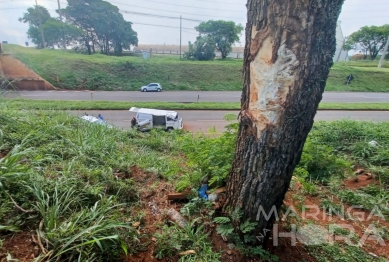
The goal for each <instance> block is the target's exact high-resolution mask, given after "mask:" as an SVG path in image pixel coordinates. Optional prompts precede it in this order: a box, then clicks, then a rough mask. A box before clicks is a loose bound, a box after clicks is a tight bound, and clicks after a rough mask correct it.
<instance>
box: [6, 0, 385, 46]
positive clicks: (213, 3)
mask: <svg viewBox="0 0 389 262" xmlns="http://www.w3.org/2000/svg"><path fill="white" fill-rule="evenodd" d="M37 1H38V4H39V5H43V6H45V7H46V8H47V9H49V11H50V13H51V15H52V16H54V17H56V16H57V14H56V12H55V9H57V8H58V5H57V0H37ZM286 1H287V0H286ZM108 2H110V3H112V4H113V5H116V6H118V7H119V9H120V10H121V11H122V12H123V15H124V19H126V20H127V21H131V22H133V28H134V30H135V31H136V32H137V33H138V39H139V44H164V43H165V44H166V45H169V44H175V45H176V44H179V39H180V32H179V26H180V21H179V19H175V18H178V17H179V16H180V15H182V17H183V18H187V19H194V20H200V21H207V20H210V19H213V20H219V19H221V20H232V21H234V22H236V23H240V24H242V25H243V26H244V25H245V23H246V7H245V3H246V2H245V1H242V0H185V1H182V0H181V1H180V0H142V1H135V0H113V1H111V0H109V1H108ZM66 3H67V2H66V0H60V4H61V7H65V6H66ZM34 4H35V1H34V0H0V41H4V40H6V41H8V42H9V43H14V44H20V45H24V43H25V42H26V41H28V42H30V41H29V39H28V38H27V34H26V32H27V29H28V26H27V24H23V23H20V22H19V21H18V18H19V17H21V16H22V15H23V13H24V12H26V9H27V8H28V7H32V6H33V5H34ZM126 11H127V12H133V13H125V12H126ZM134 12H135V13H138V14H134ZM139 13H141V14H139ZM145 14H152V15H161V16H167V17H172V18H156V17H150V16H146V15H145ZM339 21H341V27H342V31H343V34H344V36H347V35H349V34H351V33H352V32H354V31H356V30H358V29H359V28H361V27H362V26H365V25H369V26H370V25H377V26H380V25H383V24H389V1H387V0H346V1H345V4H344V5H343V11H342V13H341V14H340V18H339ZM198 23H199V22H194V21H187V20H183V21H182V27H183V32H182V44H183V45H186V44H187V42H188V41H194V40H195V38H196V31H195V30H194V29H193V28H194V27H195V26H196V25H198ZM146 24H147V25H146ZM241 39H244V37H243V34H242V37H241ZM240 45H244V43H243V42H242V43H241V44H237V46H240Z"/></svg>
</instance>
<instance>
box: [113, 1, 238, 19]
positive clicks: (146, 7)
mask: <svg viewBox="0 0 389 262" xmlns="http://www.w3.org/2000/svg"><path fill="white" fill-rule="evenodd" d="M111 3H115V4H120V5H126V6H132V7H139V8H143V9H149V10H156V11H163V12H168V13H175V14H183V15H195V16H205V17H210V16H209V15H201V14H194V13H183V12H175V11H169V10H164V9H156V8H149V7H144V6H139V5H131V4H124V3H119V2H114V1H111ZM217 17H223V18H229V19H242V18H241V17H225V16H217Z"/></svg>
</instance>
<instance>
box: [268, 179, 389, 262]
mask: <svg viewBox="0 0 389 262" xmlns="http://www.w3.org/2000/svg"><path fill="white" fill-rule="evenodd" d="M368 178H369V177H368V176H366V175H359V176H358V180H355V179H352V180H346V181H344V184H345V187H346V188H349V189H359V188H362V187H364V186H367V185H369V184H372V183H374V179H368ZM299 190H300V188H299V185H298V183H296V184H295V186H294V188H292V189H291V190H289V191H288V193H287V195H286V197H285V200H284V205H285V206H286V207H289V208H290V207H293V210H295V211H296V212H297V215H298V216H299V218H300V219H301V220H300V221H299V222H296V221H295V220H293V218H292V221H289V223H296V224H298V226H300V227H303V226H304V225H315V226H320V227H321V228H323V229H325V230H327V231H328V230H329V228H330V227H341V228H344V229H345V230H346V232H351V233H354V234H355V236H356V237H357V239H353V240H352V241H351V242H352V243H354V244H356V243H357V242H358V241H360V240H362V239H363V238H364V237H368V239H367V240H366V241H365V242H364V243H362V246H361V248H362V249H363V250H364V251H365V252H366V253H373V254H375V255H377V256H379V257H385V258H386V259H388V258H389V245H388V244H389V240H388V239H387V238H388V237H389V236H388V235H387V233H386V236H384V235H385V232H383V231H382V228H387V229H388V228H389V223H388V222H387V221H386V220H385V218H384V217H381V216H380V214H373V213H372V212H370V211H368V210H364V209H359V208H355V207H351V206H350V205H348V204H346V203H342V202H340V201H339V199H337V197H336V196H334V195H331V194H330V193H329V192H327V195H328V196H331V199H332V201H333V203H334V204H336V205H339V206H341V207H342V210H341V211H340V212H339V214H329V213H328V211H326V210H324V209H323V208H322V206H321V201H322V200H323V199H322V196H320V195H317V196H309V195H306V196H304V198H303V199H301V198H300V199H299V200H297V201H296V198H293V196H294V195H302V194H301V193H300V191H299ZM320 190H321V191H324V192H325V191H326V189H325V188H321V189H320ZM302 206H305V207H309V208H304V209H302ZM316 207H318V208H319V209H317V208H316ZM302 210H304V212H302ZM286 225H287V223H286V222H285V221H282V222H280V226H281V227H282V226H286ZM372 226H373V227H374V229H373V228H372ZM375 230H377V231H375ZM280 232H281V231H280ZM287 232H290V230H289V231H287ZM373 235H380V236H381V237H382V239H381V240H382V241H383V242H381V243H383V244H384V245H381V244H380V243H379V242H378V241H377V239H375V236H373ZM326 237H327V238H328V239H332V240H335V241H338V242H339V241H340V242H343V240H337V239H336V238H335V235H331V234H330V233H329V231H328V235H327V236H326ZM338 239H340V238H339V237H338ZM288 240H289V241H290V239H288ZM280 241H281V240H280ZM287 248H288V246H286V247H284V249H282V248H281V249H280V250H286V249H287ZM271 250H272V253H274V254H276V255H278V256H279V257H280V261H284V260H282V259H281V257H282V256H283V253H278V251H277V249H271ZM287 257H288V256H286V257H285V259H286V260H285V261H288V260H287ZM292 261H294V260H292ZM307 261H311V260H307Z"/></svg>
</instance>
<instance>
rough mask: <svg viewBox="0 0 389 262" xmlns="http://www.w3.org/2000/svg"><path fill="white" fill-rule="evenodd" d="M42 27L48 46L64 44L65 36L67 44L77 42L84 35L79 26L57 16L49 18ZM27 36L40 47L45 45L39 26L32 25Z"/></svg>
mask: <svg viewBox="0 0 389 262" xmlns="http://www.w3.org/2000/svg"><path fill="white" fill-rule="evenodd" d="M42 28H43V31H44V32H45V41H46V46H47V47H52V48H54V47H55V46H58V47H59V46H62V41H63V37H65V41H66V44H67V45H72V44H76V43H78V41H79V39H80V37H81V35H82V31H81V30H80V29H78V28H77V27H75V26H72V25H69V24H66V23H63V22H61V21H59V20H57V19H55V18H49V19H47V20H46V22H45V23H44V24H43V26H42ZM27 36H28V38H30V39H31V41H32V42H33V43H34V44H36V45H37V46H38V47H39V48H41V47H43V44H42V38H41V35H40V30H39V28H37V27H34V26H30V27H29V28H28V31H27Z"/></svg>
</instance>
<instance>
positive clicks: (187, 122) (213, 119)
mask: <svg viewBox="0 0 389 262" xmlns="http://www.w3.org/2000/svg"><path fill="white" fill-rule="evenodd" d="M177 112H178V114H179V115H180V116H181V117H182V118H183V120H184V128H185V129H187V130H190V131H194V132H197V131H202V132H204V133H207V132H208V128H210V127H212V126H215V127H216V130H217V132H222V131H223V130H224V126H225V125H227V123H228V122H227V121H224V120H223V116H224V115H225V114H227V113H234V114H238V111H191V110H179V111H177ZM71 113H73V114H75V115H78V116H81V115H83V114H84V113H85V111H71ZM86 113H88V114H90V115H95V116H97V115H98V114H102V115H103V116H104V118H105V120H106V121H107V122H108V123H110V124H112V125H114V126H117V127H119V128H123V129H128V128H130V127H131V123H130V120H131V118H132V116H134V115H135V114H134V113H132V112H129V111H127V110H118V111H108V110H107V111H104V110H100V111H97V110H96V111H93V110H90V111H86ZM337 119H353V120H368V121H375V122H379V121H389V112H386V111H370V112H369V111H318V112H317V114H316V117H315V120H316V121H319V120H327V121H331V120H337Z"/></svg>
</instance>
